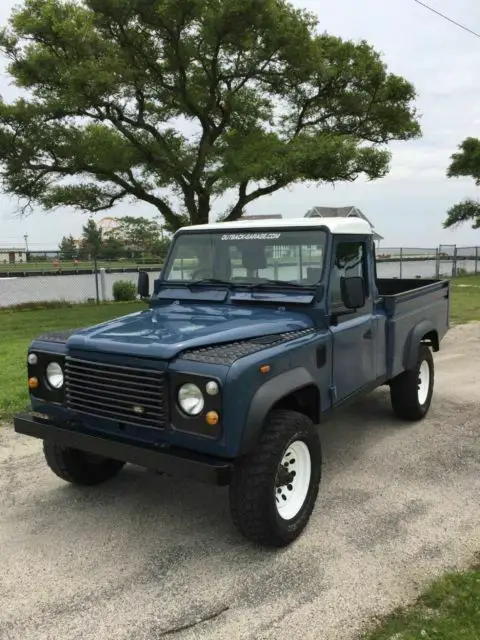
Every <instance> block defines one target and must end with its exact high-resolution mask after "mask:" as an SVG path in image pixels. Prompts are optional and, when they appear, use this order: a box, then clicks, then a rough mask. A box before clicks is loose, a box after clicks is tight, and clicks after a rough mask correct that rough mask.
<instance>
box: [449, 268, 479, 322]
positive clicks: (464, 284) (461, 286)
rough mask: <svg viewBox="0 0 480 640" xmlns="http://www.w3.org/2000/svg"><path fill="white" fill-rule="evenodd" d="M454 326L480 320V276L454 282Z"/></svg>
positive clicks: (451, 316)
mask: <svg viewBox="0 0 480 640" xmlns="http://www.w3.org/2000/svg"><path fill="white" fill-rule="evenodd" d="M451 286H452V306H451V309H450V320H451V322H452V324H462V323H464V322H470V321H472V320H480V274H479V275H471V276H460V277H458V278H455V279H454V280H452V285H451Z"/></svg>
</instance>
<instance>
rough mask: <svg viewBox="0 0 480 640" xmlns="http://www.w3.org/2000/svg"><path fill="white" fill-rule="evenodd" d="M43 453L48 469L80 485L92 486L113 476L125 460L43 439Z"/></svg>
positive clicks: (63, 478)
mask: <svg viewBox="0 0 480 640" xmlns="http://www.w3.org/2000/svg"><path fill="white" fill-rule="evenodd" d="M43 453H44V455H45V460H46V461H47V464H48V466H49V467H50V469H51V470H52V471H53V473H55V474H56V475H57V476H58V477H59V478H61V479H62V480H65V481H66V482H70V483H72V484H77V485H81V486H93V485H96V484H100V483H102V482H105V481H106V480H110V479H111V478H113V477H115V476H116V475H117V474H118V473H119V472H120V471H121V469H122V467H123V466H124V465H125V462H122V461H120V460H113V459H111V458H104V457H103V456H97V455H95V454H93V453H86V452H85V451H79V450H78V449H71V448H70V447H64V446H62V445H60V444H57V443H56V442H51V441H50V440H44V441H43Z"/></svg>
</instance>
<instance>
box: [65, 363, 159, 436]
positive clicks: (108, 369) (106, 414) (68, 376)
mask: <svg viewBox="0 0 480 640" xmlns="http://www.w3.org/2000/svg"><path fill="white" fill-rule="evenodd" d="M164 383H165V380H164V373H163V371H158V370H154V369H141V368H139V367H129V366H125V365H116V364H111V363H106V362H96V361H93V360H85V359H80V358H72V357H67V359H66V363H65V387H66V396H67V406H68V407H69V409H71V410H73V411H76V412H78V413H82V414H85V415H89V416H95V417H100V418H107V419H110V420H115V421H117V422H126V423H130V424H134V425H139V426H144V427H148V428H154V429H163V428H164V427H165V420H166V418H165V415H166V407H165V390H164ZM139 407H140V408H141V409H139ZM140 410H143V413H139V411H140Z"/></svg>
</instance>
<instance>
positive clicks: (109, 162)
mask: <svg viewBox="0 0 480 640" xmlns="http://www.w3.org/2000/svg"><path fill="white" fill-rule="evenodd" d="M0 50H2V51H3V53H4V54H5V55H6V56H7V57H8V59H9V62H10V63H9V67H8V71H9V73H10V74H11V75H12V76H13V78H14V79H15V82H16V84H17V85H18V86H19V87H21V88H23V89H25V90H27V94H28V96H29V97H28V98H22V99H19V100H17V101H15V102H13V103H12V104H6V103H4V102H0V162H1V163H2V164H3V174H2V176H3V187H4V189H5V190H6V191H7V192H9V193H11V194H15V195H17V196H19V197H20V198H22V199H26V201H27V203H39V204H40V205H42V206H43V207H45V208H47V209H51V208H55V207H57V206H62V205H68V206H72V207H75V208H77V209H79V210H83V211H90V212H98V211H102V210H105V209H109V208H112V207H113V206H114V205H115V204H117V203H118V202H120V201H121V200H124V199H130V200H131V199H132V198H133V199H138V200H143V201H145V202H148V203H150V204H151V205H153V206H154V207H156V208H157V209H158V211H159V212H160V214H161V215H162V217H163V219H164V220H165V222H166V225H167V226H168V228H169V229H170V230H175V229H177V228H178V227H179V226H181V225H183V224H185V223H186V222H191V223H205V222H207V221H208V218H209V213H210V210H211V205H212V201H213V199H214V198H216V197H218V196H220V195H222V194H225V193H229V194H230V193H232V192H233V194H234V195H233V200H232V203H231V206H229V207H228V210H227V211H226V212H225V215H224V217H225V218H226V219H228V220H234V219H236V218H238V217H240V216H241V215H242V213H243V211H244V209H245V207H246V206H247V205H249V204H250V203H251V202H253V201H254V200H256V199H257V198H260V197H262V196H266V195H269V194H272V193H274V192H275V191H277V190H279V189H283V188H284V187H288V186H289V185H292V184H294V183H296V182H302V181H307V182H308V181H310V182H315V183H334V182H336V181H352V180H355V179H356V178H357V177H358V176H359V175H360V174H365V175H366V176H367V177H368V178H370V179H375V178H380V177H382V176H384V175H385V174H386V173H387V171H388V164H389V153H388V151H387V149H386V148H385V145H386V143H388V142H389V141H390V140H408V139H410V138H413V137H415V136H417V135H419V132H420V128H419V124H418V122H417V118H416V112H415V109H414V106H413V100H414V98H415V90H414V88H413V86H412V85H411V84H410V83H408V82H407V81H406V80H405V79H403V78H402V77H399V76H397V75H394V74H391V73H389V72H388V71H387V69H386V67H385V65H384V63H383V61H382V59H381V57H380V55H379V54H378V53H376V52H375V51H374V50H373V49H372V48H371V47H370V46H369V45H368V44H367V43H366V42H361V43H358V44H356V43H353V42H349V41H342V40H341V39H340V38H337V37H334V36H331V35H327V34H319V32H318V24H317V19H316V18H315V17H314V16H313V15H312V14H310V13H307V12H305V11H302V10H299V9H296V8H294V7H293V6H292V5H291V4H289V3H288V2H287V1H286V0H150V1H148V2H147V1H146V0H24V3H23V6H22V7H20V8H19V9H17V10H15V11H14V13H13V14H12V16H11V19H10V27H9V28H8V29H5V30H4V31H3V33H2V34H1V36H0ZM168 194H170V195H173V197H174V199H175V200H174V203H175V204H172V202H171V201H170V200H169V199H168ZM176 203H179V204H178V205H177V204H176Z"/></svg>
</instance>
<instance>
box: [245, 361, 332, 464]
mask: <svg viewBox="0 0 480 640" xmlns="http://www.w3.org/2000/svg"><path fill="white" fill-rule="evenodd" d="M276 409H289V410H291V411H297V412H298V413H302V414H303V415H305V416H307V417H308V418H310V419H311V420H312V422H313V423H314V424H318V422H319V421H320V390H319V388H318V385H317V384H316V383H315V381H314V379H313V377H312V376H311V374H310V373H309V372H308V371H307V369H305V368H303V367H297V368H295V369H291V370H290V371H285V372H284V373H281V374H280V375H278V376H275V377H274V378H271V379H270V380H268V381H267V382H265V384H263V385H262V386H261V387H259V388H258V389H257V391H256V393H255V395H254V396H253V398H252V401H251V403H250V408H249V410H248V414H247V419H246V423H245V426H244V430H243V436H242V440H241V443H240V450H239V455H244V454H245V453H248V451H250V450H251V449H252V448H253V447H254V446H255V444H256V443H257V441H258V438H259V436H260V433H261V430H262V426H263V424H264V422H265V418H266V417H267V416H268V415H269V413H270V412H271V411H274V410H276Z"/></svg>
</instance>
